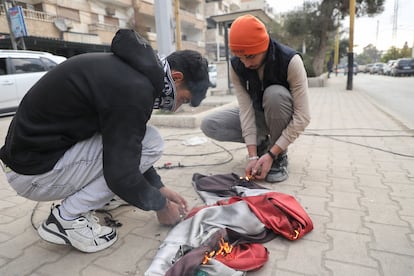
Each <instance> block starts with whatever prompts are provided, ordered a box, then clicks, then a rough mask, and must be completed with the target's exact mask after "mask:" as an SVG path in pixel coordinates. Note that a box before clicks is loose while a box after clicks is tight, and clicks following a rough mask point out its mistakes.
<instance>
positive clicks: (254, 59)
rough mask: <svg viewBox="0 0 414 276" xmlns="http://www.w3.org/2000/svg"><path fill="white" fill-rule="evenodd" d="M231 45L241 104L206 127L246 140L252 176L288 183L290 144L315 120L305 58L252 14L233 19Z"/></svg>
mask: <svg viewBox="0 0 414 276" xmlns="http://www.w3.org/2000/svg"><path fill="white" fill-rule="evenodd" d="M229 46H230V49H231V51H232V53H233V55H234V56H233V57H232V59H231V65H232V66H231V70H230V77H231V80H232V83H233V85H234V88H235V93H236V96H237V100H238V103H239V106H238V107H235V108H231V109H227V110H222V111H218V112H216V113H213V114H211V115H209V116H207V117H205V118H204V120H203V122H202V124H201V129H202V131H203V132H204V134H205V135H207V136H208V137H211V138H213V139H216V140H219V141H232V142H242V143H243V142H244V143H245V144H246V146H247V151H248V163H247V165H246V168H245V172H246V175H249V176H254V177H255V178H256V179H265V180H266V181H267V182H272V183H273V182H280V181H284V180H286V179H287V178H288V171H287V165H288V162H287V149H288V146H289V145H290V144H291V143H293V141H294V140H295V139H296V138H297V137H298V136H299V134H300V133H302V132H303V131H304V129H305V128H306V126H307V125H308V124H309V122H310V114H309V103H308V80H307V75H306V70H305V67H304V65H303V62H302V59H301V56H300V55H299V53H298V52H297V51H295V50H293V49H291V48H289V47H287V46H285V45H283V44H281V43H279V42H277V41H275V40H273V39H272V38H270V37H269V35H268V33H267V30H266V27H265V26H264V24H263V23H262V22H261V21H260V20H259V19H257V18H256V17H254V16H252V15H243V16H240V17H238V18H237V19H236V20H235V21H234V22H233V24H232V25H231V28H230V35H229ZM223 129H225V130H226V131H223Z"/></svg>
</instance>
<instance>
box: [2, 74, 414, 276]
mask: <svg viewBox="0 0 414 276" xmlns="http://www.w3.org/2000/svg"><path fill="white" fill-rule="evenodd" d="M354 82H355V81H354ZM217 97H224V98H226V101H225V102H231V101H232V100H234V99H231V97H230V99H229V96H214V97H210V98H207V99H206V104H207V103H208V102H211V101H214V100H217V99H219V98H217ZM310 102H311V112H312V122H311V124H310V126H309V127H308V129H307V131H306V133H305V134H304V135H302V136H301V137H300V138H299V139H298V140H297V141H296V142H295V143H294V144H293V145H292V146H291V147H290V148H289V162H290V163H289V171H290V177H289V179H288V180H287V181H285V182H283V183H279V184H273V185H270V184H266V183H261V184H263V185H266V186H267V187H269V188H271V189H274V190H275V191H279V192H283V193H288V194H292V195H294V196H295V197H296V198H297V199H298V201H299V202H300V203H301V204H302V206H303V207H304V208H305V209H306V210H307V212H308V213H309V215H310V217H311V218H312V220H313V222H314V227H315V228H314V230H313V231H312V232H311V233H309V234H308V235H306V236H305V237H304V238H303V239H301V240H298V241H295V242H291V241H288V240H284V239H282V238H277V239H275V240H273V241H271V242H268V243H266V244H265V246H266V247H267V248H268V250H269V252H270V256H269V261H268V262H267V263H266V264H265V266H264V267H262V268H261V269H260V270H258V271H255V272H249V273H248V275H250V276H252V275H254V276H256V275H266V276H267V275H282V276H293V275H318V276H319V275H335V276H342V275H344V276H345V275H346V276H348V275H353V276H356V275H364V276H367V275H368V276H371V275H372V276H377V275H390V276H391V275H393V276H394V275H398V276H408V275H414V143H413V137H412V136H413V130H409V129H408V128H407V127H405V126H404V125H403V124H402V123H401V122H399V121H398V119H397V118H393V117H392V116H390V115H389V114H386V113H384V112H383V111H381V110H380V109H379V108H377V107H376V105H375V104H374V103H373V102H372V101H371V100H370V99H369V98H368V97H367V96H365V95H364V94H363V93H361V92H359V91H358V90H357V89H356V88H355V85H354V90H352V91H347V90H345V79H344V78H331V79H329V80H328V81H327V85H326V86H325V87H320V88H311V90H310ZM200 114H201V115H200ZM169 116H175V115H169ZM194 116H196V117H197V116H201V117H202V116H203V113H199V114H198V115H194ZM199 119H200V117H199V118H198V119H197V120H196V121H199ZM179 120H182V118H180V119H179ZM9 122H10V117H9V118H2V119H0V135H1V136H0V139H4V136H5V133H6V130H7V127H8V124H9ZM170 126H171V125H170ZM160 131H161V133H162V134H163V135H164V136H165V140H166V150H165V155H164V157H163V158H162V159H161V160H160V161H159V162H158V163H157V166H159V167H163V166H164V165H165V164H167V166H166V167H168V168H169V169H160V170H159V172H160V174H161V176H162V177H163V180H164V182H165V184H166V185H167V186H169V187H172V188H174V189H175V190H177V191H179V192H180V193H181V194H182V195H183V196H184V197H185V198H186V199H187V200H188V201H189V203H190V205H191V206H197V205H200V204H202V202H201V200H200V199H199V197H198V196H197V194H196V193H195V191H194V190H193V188H192V186H191V177H192V175H193V173H195V172H198V173H202V174H218V173H230V172H235V173H237V174H240V175H241V174H243V167H244V164H245V160H246V151H245V149H244V146H243V145H240V144H235V143H219V142H214V141H211V140H207V141H203V139H202V138H204V137H203V135H202V133H201V132H200V130H199V129H198V128H197V127H193V128H184V127H180V128H172V127H166V126H163V127H160ZM223 131H225V130H223ZM191 142H196V145H191ZM197 142H200V143H199V144H197ZM189 144H190V145H189ZM178 164H179V165H180V166H182V167H179V168H177V167H175V166H176V165H178ZM49 208H50V202H42V203H40V204H38V205H37V204H36V202H32V201H29V200H25V199H23V198H21V197H19V196H17V195H16V193H15V192H14V191H13V190H11V189H10V188H9V186H8V184H7V182H6V181H5V178H4V176H3V174H0V275H5V276H9V275H19V276H20V275H36V276H49V275H50V276H54V275H101V276H107V275H108V276H109V275H115V276H116V275H128V276H129V275H143V273H144V272H145V270H146V269H147V267H148V266H149V264H150V263H151V260H152V257H153V256H154V255H155V253H156V251H157V247H158V246H159V245H160V243H161V242H162V241H163V239H164V237H165V236H166V234H167V233H168V230H169V229H170V228H168V227H163V226H160V225H159V224H158V223H157V220H156V216H155V213H154V212H144V211H141V210H138V209H136V208H132V207H120V208H118V209H116V210H114V211H112V215H113V217H114V218H115V219H116V220H118V221H119V222H121V223H122V224H123V225H122V226H121V227H120V228H119V240H118V241H117V243H115V244H114V245H113V246H112V247H110V248H109V249H107V250H104V251H102V252H98V253H93V254H85V253H81V252H78V251H76V250H74V249H72V248H70V247H68V246H59V245H54V244H50V243H47V242H45V241H43V240H41V239H40V238H39V236H38V235H37V232H36V231H35V230H34V228H33V226H32V224H31V221H33V224H34V226H35V227H37V226H38V225H39V224H40V222H41V221H42V220H43V219H45V218H46V217H47V215H48V213H49Z"/></svg>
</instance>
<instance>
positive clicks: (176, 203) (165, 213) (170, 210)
mask: <svg viewBox="0 0 414 276" xmlns="http://www.w3.org/2000/svg"><path fill="white" fill-rule="evenodd" d="M160 192H161V194H162V195H163V196H164V197H165V198H166V199H167V202H166V204H165V207H164V208H163V209H161V210H159V211H157V217H158V221H159V222H160V223H161V224H164V225H175V224H177V223H178V222H180V220H181V219H182V218H184V217H185V216H186V214H187V213H188V204H187V201H186V200H185V199H184V198H183V197H182V196H181V195H180V194H179V193H177V192H174V191H173V190H171V189H169V188H167V187H162V188H161V189H160Z"/></svg>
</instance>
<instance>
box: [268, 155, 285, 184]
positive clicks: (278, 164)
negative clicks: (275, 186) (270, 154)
mask: <svg viewBox="0 0 414 276" xmlns="http://www.w3.org/2000/svg"><path fill="white" fill-rule="evenodd" d="M287 166H288V158H287V154H286V153H281V154H279V156H278V157H277V159H276V160H274V161H273V164H272V167H271V168H270V171H269V172H268V174H267V176H266V181H267V182H270V183H275V182H282V181H285V180H286V179H288V177H289V174H288V170H287Z"/></svg>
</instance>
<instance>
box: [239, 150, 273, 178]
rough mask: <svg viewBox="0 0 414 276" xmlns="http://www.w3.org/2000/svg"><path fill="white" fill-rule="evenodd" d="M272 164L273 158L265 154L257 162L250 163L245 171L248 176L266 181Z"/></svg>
mask: <svg viewBox="0 0 414 276" xmlns="http://www.w3.org/2000/svg"><path fill="white" fill-rule="evenodd" d="M272 163H273V159H272V157H270V155H269V154H264V155H262V156H261V157H260V158H259V159H258V160H257V161H256V160H252V161H249V163H248V164H247V167H246V169H245V171H246V175H249V176H254V178H256V179H265V178H266V175H267V173H268V172H269V171H270V168H271V167H272Z"/></svg>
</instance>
